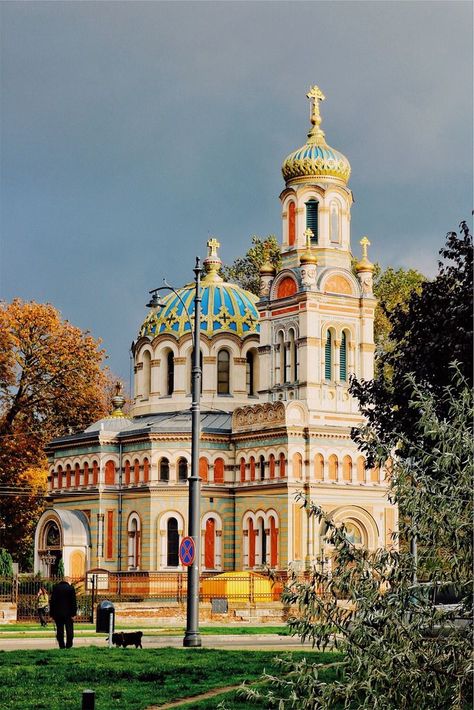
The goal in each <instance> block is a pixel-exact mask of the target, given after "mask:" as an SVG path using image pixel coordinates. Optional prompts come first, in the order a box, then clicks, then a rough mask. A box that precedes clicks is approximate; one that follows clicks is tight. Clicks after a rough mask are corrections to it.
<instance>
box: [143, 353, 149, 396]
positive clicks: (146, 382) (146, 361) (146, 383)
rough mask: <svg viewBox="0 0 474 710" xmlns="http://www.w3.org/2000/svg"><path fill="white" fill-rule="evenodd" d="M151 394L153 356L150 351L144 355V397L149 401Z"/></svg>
mask: <svg viewBox="0 0 474 710" xmlns="http://www.w3.org/2000/svg"><path fill="white" fill-rule="evenodd" d="M150 392H151V355H150V353H149V351H148V350H145V352H144V353H143V397H144V398H145V399H148V397H149V396H150Z"/></svg>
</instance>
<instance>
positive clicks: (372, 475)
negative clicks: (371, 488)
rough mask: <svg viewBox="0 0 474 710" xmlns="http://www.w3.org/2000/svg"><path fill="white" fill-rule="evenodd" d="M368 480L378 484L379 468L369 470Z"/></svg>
mask: <svg viewBox="0 0 474 710" xmlns="http://www.w3.org/2000/svg"><path fill="white" fill-rule="evenodd" d="M370 480H371V481H372V483H380V466H374V468H371V469H370Z"/></svg>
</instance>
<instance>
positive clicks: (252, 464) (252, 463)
mask: <svg viewBox="0 0 474 710" xmlns="http://www.w3.org/2000/svg"><path fill="white" fill-rule="evenodd" d="M250 480H251V481H255V459H254V457H253V456H251V457H250Z"/></svg>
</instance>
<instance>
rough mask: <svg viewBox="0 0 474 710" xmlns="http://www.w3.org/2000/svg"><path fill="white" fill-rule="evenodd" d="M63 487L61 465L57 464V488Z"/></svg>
mask: <svg viewBox="0 0 474 710" xmlns="http://www.w3.org/2000/svg"><path fill="white" fill-rule="evenodd" d="M62 487H63V467H62V466H58V488H62Z"/></svg>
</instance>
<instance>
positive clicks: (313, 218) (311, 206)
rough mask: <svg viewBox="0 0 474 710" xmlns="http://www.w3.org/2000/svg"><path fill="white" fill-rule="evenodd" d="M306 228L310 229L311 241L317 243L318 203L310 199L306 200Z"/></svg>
mask: <svg viewBox="0 0 474 710" xmlns="http://www.w3.org/2000/svg"><path fill="white" fill-rule="evenodd" d="M306 229H311V231H312V232H313V237H312V238H311V242H312V243H313V244H317V243H318V203H317V201H316V200H314V199H311V200H308V202H306Z"/></svg>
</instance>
